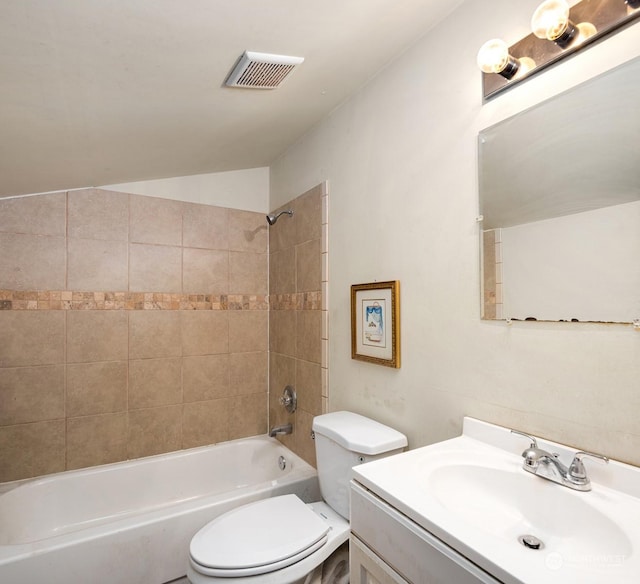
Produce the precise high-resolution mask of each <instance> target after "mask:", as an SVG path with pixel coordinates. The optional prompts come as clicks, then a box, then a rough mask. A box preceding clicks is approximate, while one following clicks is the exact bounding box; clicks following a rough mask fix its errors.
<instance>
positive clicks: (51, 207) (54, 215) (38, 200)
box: [0, 193, 67, 237]
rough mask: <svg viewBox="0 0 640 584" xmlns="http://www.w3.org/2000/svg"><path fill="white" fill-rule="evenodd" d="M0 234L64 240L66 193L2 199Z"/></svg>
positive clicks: (0, 203)
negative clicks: (44, 236)
mask: <svg viewBox="0 0 640 584" xmlns="http://www.w3.org/2000/svg"><path fill="white" fill-rule="evenodd" d="M0 231H8V232H11V233H30V234H32V235H54V236H58V237H64V236H65V234H66V231H67V194H66V193H51V194H48V195H37V196H34V197H19V198H16V199H0Z"/></svg>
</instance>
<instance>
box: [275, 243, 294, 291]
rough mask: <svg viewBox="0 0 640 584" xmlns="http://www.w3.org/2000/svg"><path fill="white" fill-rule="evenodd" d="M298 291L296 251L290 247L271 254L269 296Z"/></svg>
mask: <svg viewBox="0 0 640 584" xmlns="http://www.w3.org/2000/svg"><path fill="white" fill-rule="evenodd" d="M295 291H296V250H295V248H294V247H288V248H287V249H283V250H281V251H276V252H273V253H271V254H269V294H291V293H293V292H295Z"/></svg>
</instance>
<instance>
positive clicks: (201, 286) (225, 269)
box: [182, 248, 229, 294]
mask: <svg viewBox="0 0 640 584" xmlns="http://www.w3.org/2000/svg"><path fill="white" fill-rule="evenodd" d="M183 262H184V269H183V275H182V288H183V291H184V292H185V293H191V294H227V292H228V291H229V252H227V251H216V250H208V249H190V248H185V249H184V251H183Z"/></svg>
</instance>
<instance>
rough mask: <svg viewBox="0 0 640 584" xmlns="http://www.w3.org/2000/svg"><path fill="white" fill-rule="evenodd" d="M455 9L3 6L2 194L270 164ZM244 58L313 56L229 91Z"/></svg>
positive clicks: (329, 1) (86, 0) (247, 3)
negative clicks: (275, 82)
mask: <svg viewBox="0 0 640 584" xmlns="http://www.w3.org/2000/svg"><path fill="white" fill-rule="evenodd" d="M459 3H460V0H457V1H452V0H401V1H398V0H315V1H314V0H304V1H303V0H127V1H123V0H54V1H52V0H2V2H0V196H10V195H17V194H25V193H36V192H45V191H51V190H58V189H68V188H76V187H85V186H98V185H108V184H115V183H122V182H131V181H137V180H148V179H156V178H164V177H173V176H185V175H192V174H202V173H209V172H220V171H227V170H239V169H245V168H255V167H261V166H267V165H269V164H270V163H271V162H272V161H273V160H274V159H275V158H277V156H278V155H279V154H281V153H282V152H283V151H284V150H285V149H286V148H287V147H289V146H290V145H291V144H292V143H294V142H295V141H296V140H297V139H298V138H299V137H300V136H302V135H303V134H304V133H305V132H306V131H308V130H309V129H310V128H311V127H312V126H313V125H314V124H316V123H317V122H318V121H319V120H320V119H322V118H323V117H324V116H326V115H327V114H328V113H329V112H331V110H333V109H334V108H335V107H336V106H338V105H339V104H340V103H341V102H342V101H344V100H345V99H346V98H347V97H348V96H349V95H350V94H352V93H353V92H355V91H357V90H358V89H360V88H361V87H362V86H363V85H364V84H365V83H366V82H367V81H368V80H369V79H371V78H372V77H373V76H374V75H375V74H376V73H377V72H378V71H380V70H381V69H382V68H383V67H385V66H386V65H387V64H388V63H389V62H390V61H391V60H392V59H394V58H395V57H396V56H397V55H399V54H400V53H401V52H403V51H404V50H405V49H406V48H407V47H408V46H410V45H411V44H412V43H414V42H415V41H416V40H417V39H418V38H420V37H421V36H423V35H424V34H425V33H426V32H427V31H428V30H429V29H430V28H431V27H432V26H433V25H435V24H436V23H437V22H438V21H440V20H442V18H444V17H445V16H446V15H447V14H448V13H449V12H451V11H452V10H453V9H454V8H455V6H457V5H458V4H459ZM245 50H251V51H258V52H265V53H275V54H283V55H294V56H300V57H304V58H305V61H304V63H303V64H302V65H301V66H299V67H298V68H297V69H296V70H295V71H294V72H293V73H292V74H291V75H290V76H289V78H288V79H286V80H285V82H284V84H283V85H282V86H281V87H279V88H278V89H275V90H256V89H251V90H248V89H231V88H226V87H224V86H223V83H224V80H225V78H226V77H227V75H228V73H229V72H230V70H231V69H232V68H233V66H234V64H235V63H236V61H237V60H238V58H239V57H240V56H241V55H242V53H243V52H244V51H245ZM416 74H420V72H416Z"/></svg>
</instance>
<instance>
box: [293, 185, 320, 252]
mask: <svg viewBox="0 0 640 584" xmlns="http://www.w3.org/2000/svg"><path fill="white" fill-rule="evenodd" d="M295 210H296V214H295V218H296V221H295V229H296V244H298V243H303V242H305V241H309V240H310V239H320V236H321V233H322V186H321V185H318V186H316V187H314V188H312V189H310V190H308V191H307V192H306V193H304V194H303V195H300V196H299V197H298V198H297V199H296V200H295Z"/></svg>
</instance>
